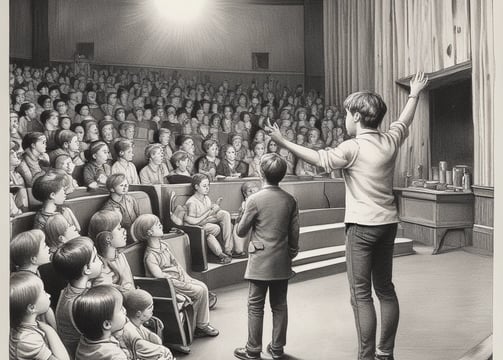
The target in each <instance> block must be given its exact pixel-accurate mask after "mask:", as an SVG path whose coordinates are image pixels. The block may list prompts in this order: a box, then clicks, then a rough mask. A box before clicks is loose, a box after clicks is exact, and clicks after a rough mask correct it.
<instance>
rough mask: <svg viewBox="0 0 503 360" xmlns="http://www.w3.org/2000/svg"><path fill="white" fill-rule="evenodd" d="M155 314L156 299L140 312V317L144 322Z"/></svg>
mask: <svg viewBox="0 0 503 360" xmlns="http://www.w3.org/2000/svg"><path fill="white" fill-rule="evenodd" d="M153 315H154V301H153V300H152V302H151V303H150V304H149V305H148V306H147V308H146V309H145V310H143V311H142V312H140V316H139V319H140V321H141V322H142V323H144V322H145V321H148V320H150V319H151V318H152V316H153Z"/></svg>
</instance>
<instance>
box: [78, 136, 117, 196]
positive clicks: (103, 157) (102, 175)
mask: <svg viewBox="0 0 503 360" xmlns="http://www.w3.org/2000/svg"><path fill="white" fill-rule="evenodd" d="M85 154H86V159H87V163H86V164H85V165H84V170H83V178H84V185H85V186H87V187H88V188H90V189H97V188H98V187H100V186H104V185H105V183H106V182H107V178H108V176H110V174H111V168H110V165H108V164H107V161H108V155H109V151H108V146H107V144H106V143H105V142H103V141H94V142H92V143H91V144H90V145H89V149H87V150H86V153H85Z"/></svg>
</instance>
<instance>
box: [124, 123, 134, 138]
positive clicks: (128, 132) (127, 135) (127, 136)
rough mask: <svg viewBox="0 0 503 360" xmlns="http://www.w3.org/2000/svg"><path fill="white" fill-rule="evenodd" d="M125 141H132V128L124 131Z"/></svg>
mask: <svg viewBox="0 0 503 360" xmlns="http://www.w3.org/2000/svg"><path fill="white" fill-rule="evenodd" d="M125 135H126V139H128V140H133V139H134V126H129V127H127V128H126V131H125Z"/></svg>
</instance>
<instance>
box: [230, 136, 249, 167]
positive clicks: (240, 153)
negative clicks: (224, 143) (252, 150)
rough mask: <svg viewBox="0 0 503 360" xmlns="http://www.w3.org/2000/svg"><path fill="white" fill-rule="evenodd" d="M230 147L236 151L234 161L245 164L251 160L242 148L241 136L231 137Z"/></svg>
mask: <svg viewBox="0 0 503 360" xmlns="http://www.w3.org/2000/svg"><path fill="white" fill-rule="evenodd" d="M232 146H233V147H234V150H235V151H236V160H238V161H242V162H244V163H247V164H248V163H249V162H250V161H251V158H250V157H249V155H248V150H247V149H246V148H245V147H244V146H243V137H242V136H241V134H235V135H233V136H232Z"/></svg>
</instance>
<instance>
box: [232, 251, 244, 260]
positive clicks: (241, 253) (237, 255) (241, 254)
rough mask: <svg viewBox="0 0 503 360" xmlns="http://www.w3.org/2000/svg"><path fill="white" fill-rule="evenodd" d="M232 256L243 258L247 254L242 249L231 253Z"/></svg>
mask: <svg viewBox="0 0 503 360" xmlns="http://www.w3.org/2000/svg"><path fill="white" fill-rule="evenodd" d="M232 257H233V258H234V259H244V258H246V257H247V255H246V253H245V252H244V251H241V252H240V253H232Z"/></svg>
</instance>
